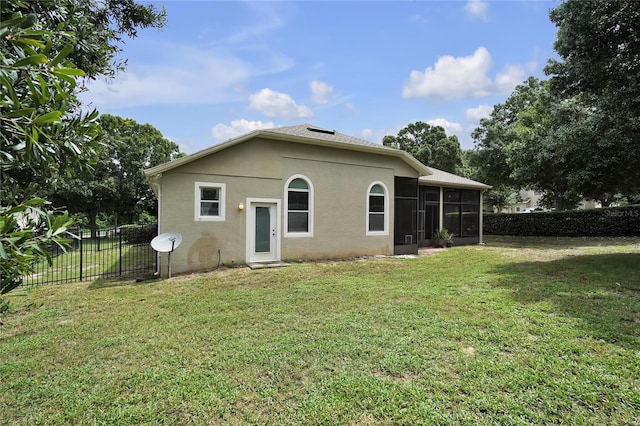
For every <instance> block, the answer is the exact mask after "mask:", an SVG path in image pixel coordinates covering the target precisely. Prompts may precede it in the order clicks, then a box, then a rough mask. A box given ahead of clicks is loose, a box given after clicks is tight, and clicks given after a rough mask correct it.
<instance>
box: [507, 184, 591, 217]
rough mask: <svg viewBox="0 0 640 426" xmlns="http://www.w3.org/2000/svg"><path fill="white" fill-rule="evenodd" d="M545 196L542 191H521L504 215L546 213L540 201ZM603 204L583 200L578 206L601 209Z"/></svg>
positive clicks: (581, 208)
mask: <svg viewBox="0 0 640 426" xmlns="http://www.w3.org/2000/svg"><path fill="white" fill-rule="evenodd" d="M543 196H544V192H542V191H537V190H536V191H534V190H532V189H521V190H520V191H518V192H517V193H516V194H515V198H516V200H517V201H516V202H515V203H514V204H513V205H511V206H509V207H507V208H505V209H503V211H502V212H503V213H531V212H536V211H546V209H544V208H542V207H541V206H540V201H541V200H542V197H543ZM600 207H601V204H600V203H599V202H597V201H594V200H581V201H580V203H579V204H578V207H577V208H578V209H579V210H588V209H596V208H600Z"/></svg>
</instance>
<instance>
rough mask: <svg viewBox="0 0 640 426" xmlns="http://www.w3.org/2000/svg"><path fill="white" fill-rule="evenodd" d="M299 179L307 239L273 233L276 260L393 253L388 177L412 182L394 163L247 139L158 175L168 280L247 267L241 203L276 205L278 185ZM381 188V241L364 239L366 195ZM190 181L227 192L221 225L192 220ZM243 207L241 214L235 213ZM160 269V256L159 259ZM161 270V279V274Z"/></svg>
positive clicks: (281, 194) (280, 193) (281, 193)
mask: <svg viewBox="0 0 640 426" xmlns="http://www.w3.org/2000/svg"><path fill="white" fill-rule="evenodd" d="M298 174H299V175H303V176H305V177H307V178H308V179H309V181H310V182H311V184H312V185H313V219H314V223H313V236H310V237H287V236H285V230H284V229H282V228H284V223H285V222H284V220H282V221H281V223H282V225H283V226H282V227H281V229H279V230H278V232H279V236H280V247H281V258H282V259H283V260H299V259H325V258H346V257H352V256H358V255H368V254H392V253H393V223H394V221H393V220H394V218H393V211H394V209H393V197H394V193H393V189H394V176H410V177H417V171H416V170H414V169H413V168H412V167H411V166H409V165H408V164H407V163H406V162H404V161H403V160H401V159H399V158H394V157H389V156H384V155H378V154H371V153H363V152H357V151H350V150H345V149H335V148H330V147H324V146H315V145H306V144H301V143H292V142H283V141H276V140H267V139H253V140H249V141H246V142H243V143H241V144H238V145H235V146H232V147H229V148H227V149H225V150H222V151H219V152H216V153H214V154H212V155H210V156H208V157H205V158H201V159H199V160H196V161H193V162H190V163H187V164H185V165H183V166H181V167H177V168H175V169H172V170H170V171H168V172H165V173H164V174H163V175H162V177H161V178H160V179H161V181H160V194H159V207H160V209H159V214H160V229H159V231H160V232H170V231H172V232H179V233H181V234H182V237H183V242H182V245H181V246H180V247H179V248H178V249H177V250H176V251H175V252H174V253H173V254H172V271H173V272H174V273H181V272H189V271H198V270H207V269H211V268H214V267H216V266H217V265H218V262H221V263H223V264H229V263H235V264H243V263H245V262H246V260H247V259H246V248H247V245H246V244H247V235H246V233H247V230H246V225H247V214H248V209H247V207H248V206H247V199H248V198H268V199H277V200H281V203H280V206H281V210H280V213H279V214H280V216H281V217H282V216H284V215H285V214H286V212H285V211H284V206H285V198H286V189H285V183H286V181H287V179H289V178H290V177H291V176H293V175H298ZM374 181H379V182H382V183H383V184H384V185H385V186H386V188H387V191H388V197H389V211H388V234H387V235H376V236H367V235H366V218H367V211H366V203H367V189H368V188H369V185H370V184H371V183H372V182H374ZM195 182H211V183H222V184H225V185H226V197H225V220H224V221H196V220H195V219H194V209H195ZM241 203H242V204H244V206H245V209H244V210H240V209H239V208H238V206H239V205H240V204H241ZM161 266H162V268H164V269H166V255H162V257H161ZM164 274H165V273H164V271H163V275H164Z"/></svg>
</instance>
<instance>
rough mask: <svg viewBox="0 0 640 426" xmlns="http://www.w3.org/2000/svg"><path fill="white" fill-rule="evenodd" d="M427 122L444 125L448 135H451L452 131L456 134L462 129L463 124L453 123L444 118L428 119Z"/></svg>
mask: <svg viewBox="0 0 640 426" xmlns="http://www.w3.org/2000/svg"><path fill="white" fill-rule="evenodd" d="M427 124H430V125H432V126H440V127H442V128H443V129H444V130H445V132H446V133H447V135H451V134H452V133H453V134H456V133H459V132H461V131H462V126H461V125H460V124H458V123H452V122H450V121H447V120H445V119H444V118H436V119H433V120H429V121H427Z"/></svg>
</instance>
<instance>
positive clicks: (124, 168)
mask: <svg viewBox="0 0 640 426" xmlns="http://www.w3.org/2000/svg"><path fill="white" fill-rule="evenodd" d="M99 123H100V126H101V128H102V132H103V133H102V137H101V138H100V142H101V146H100V148H99V150H98V161H97V163H96V165H95V166H94V167H93V168H92V169H91V170H85V171H81V172H79V173H77V174H75V175H74V176H73V177H71V178H67V179H62V180H61V182H59V183H58V184H57V185H56V187H55V189H54V191H53V193H52V195H51V200H52V201H54V203H55V204H56V205H60V206H62V205H64V206H65V207H66V208H68V209H69V210H70V211H71V212H73V213H84V214H86V215H87V216H88V218H89V224H90V225H91V226H95V225H96V217H97V215H98V213H108V214H112V215H114V216H115V217H116V219H117V221H120V222H122V221H132V220H133V219H134V218H135V217H137V216H139V215H140V214H141V213H142V212H147V213H150V214H152V215H154V216H155V213H156V212H155V208H156V203H155V196H154V193H153V191H152V190H151V188H150V187H149V185H148V183H147V181H146V178H145V176H144V173H143V170H144V169H146V168H149V167H153V166H157V165H159V164H162V163H165V162H167V161H171V160H174V159H176V158H178V157H180V156H182V155H184V154H182V153H181V152H180V150H179V147H178V145H176V144H175V143H174V142H172V141H170V140H168V139H166V138H164V137H163V136H162V134H161V133H160V131H159V130H158V129H156V128H155V127H153V126H152V125H150V124H144V125H141V124H138V123H137V122H135V121H134V120H132V119H126V118H121V117H115V116H112V115H108V114H104V115H102V116H100V119H99Z"/></svg>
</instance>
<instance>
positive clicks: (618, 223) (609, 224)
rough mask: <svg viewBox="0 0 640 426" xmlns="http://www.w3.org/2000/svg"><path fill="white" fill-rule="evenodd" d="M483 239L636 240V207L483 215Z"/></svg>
mask: <svg viewBox="0 0 640 426" xmlns="http://www.w3.org/2000/svg"><path fill="white" fill-rule="evenodd" d="M483 230H484V233H485V234H487V235H518V236H565V237H596V236H602V237H622V236H640V206H625V207H611V208H604V209H593V210H572V211H561V212H540V213H509V214H500V213H498V214H495V213H488V214H484V220H483Z"/></svg>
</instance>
